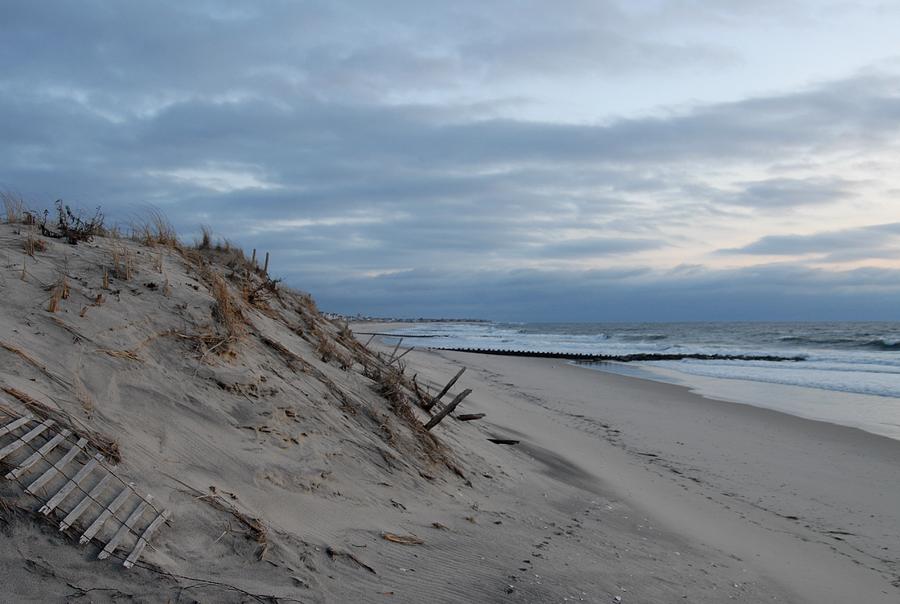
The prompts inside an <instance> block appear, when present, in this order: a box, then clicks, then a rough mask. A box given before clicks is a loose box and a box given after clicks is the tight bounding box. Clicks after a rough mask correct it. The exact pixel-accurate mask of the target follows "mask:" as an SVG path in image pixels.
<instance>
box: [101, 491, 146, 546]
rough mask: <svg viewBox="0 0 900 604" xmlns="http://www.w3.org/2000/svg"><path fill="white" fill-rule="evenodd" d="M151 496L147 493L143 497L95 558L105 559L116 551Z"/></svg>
mask: <svg viewBox="0 0 900 604" xmlns="http://www.w3.org/2000/svg"><path fill="white" fill-rule="evenodd" d="M152 498H153V495H147V498H146V499H143V500H142V501H141V502H140V503H139V504H138V506H137V507H136V508H135V509H134V511H133V512H131V516H129V517H128V518H127V519H126V520H125V523H124V524H123V525H122V526H120V527H119V530H117V531H116V534H115V535H113V538H112V539H110V540H109V543H107V544H106V547H104V548H103V551H102V552H100V553H99V554H98V555H97V558H98V559H100V560H106V559H107V558H109V555H110V554H111V553H113V552H114V551H116V547H117V546H118V545H119V541H121V540H122V538H124V537H125V535H127V534H128V532H129V531H130V530H131V528H132V527H133V526H134V524H135V523H136V522H137V521H138V518H140V517H141V515H142V514H143V513H144V510H146V509H147V506H148V505H150V500H151V499H152Z"/></svg>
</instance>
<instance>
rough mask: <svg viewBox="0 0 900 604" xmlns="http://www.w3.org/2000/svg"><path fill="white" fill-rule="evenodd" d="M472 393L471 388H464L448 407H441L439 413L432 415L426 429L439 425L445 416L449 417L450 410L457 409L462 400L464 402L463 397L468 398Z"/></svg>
mask: <svg viewBox="0 0 900 604" xmlns="http://www.w3.org/2000/svg"><path fill="white" fill-rule="evenodd" d="M470 394H472V389H471V388H466V389H465V390H463V391H462V392H460V393H459V394H457V395H456V398H454V399H453V400H452V401H450V402H449V403H447V406H446V407H444V408H443V409H441V410H440V412H439V413H438V414H437V415H435V416H434V417H432V418H431V419H430V420H429V421H428V423H427V424H425V429H426V430H431V429H432V428H434V427H435V426H437V425H438V424H439V423H441V420H442V419H444V418H445V417H447V416H448V415H450V412H451V411H453V410H454V409H456V406H457V405H459V404H460V403H461V402H463V399H464V398H466V397H467V396H469V395H470Z"/></svg>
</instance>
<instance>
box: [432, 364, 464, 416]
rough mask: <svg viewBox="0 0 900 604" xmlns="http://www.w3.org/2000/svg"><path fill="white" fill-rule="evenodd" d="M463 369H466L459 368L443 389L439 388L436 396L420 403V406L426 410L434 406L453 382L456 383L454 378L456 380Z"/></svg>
mask: <svg viewBox="0 0 900 604" xmlns="http://www.w3.org/2000/svg"><path fill="white" fill-rule="evenodd" d="M465 371H466V368H465V367H463V368H462V369H460V370H459V372H457V374H456V375H454V376H453V379H452V380H450V381H449V382H447V385H446V386H444V388H443V390H441V391H440V392H439V393H438V394H437V396H435V397H434V398H433V399H431V400H430V401H429V402H428V403H426V404H424V405H422V408H423V409H425V410H426V411H427V410H429V409H431V408H432V407H434V406H435V404H437V402H438V401H440V400H441V399H442V398H443V397H444V395H445V394H447V392H449V391H450V389H451V388H453V384H455V383H456V380H458V379H459V378H460V376H462V374H463V373H465Z"/></svg>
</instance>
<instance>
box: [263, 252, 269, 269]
mask: <svg viewBox="0 0 900 604" xmlns="http://www.w3.org/2000/svg"><path fill="white" fill-rule="evenodd" d="M268 274H269V252H266V264H265V265H264V266H263V275H268Z"/></svg>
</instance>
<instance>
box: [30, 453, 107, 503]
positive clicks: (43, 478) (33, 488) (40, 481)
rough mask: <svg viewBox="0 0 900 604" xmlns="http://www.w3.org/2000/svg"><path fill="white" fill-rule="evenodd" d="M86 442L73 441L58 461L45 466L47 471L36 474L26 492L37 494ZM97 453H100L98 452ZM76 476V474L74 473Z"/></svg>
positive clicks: (73, 457) (73, 486)
mask: <svg viewBox="0 0 900 604" xmlns="http://www.w3.org/2000/svg"><path fill="white" fill-rule="evenodd" d="M87 442H88V441H87V439H86V438H79V439H78V442H77V443H75V444H74V445H72V448H71V449H69V452H68V453H66V454H65V455H63V456H62V457H61V458H60V460H59V461H57V462H54V463H53V465H52V466H50V467H49V468H47V471H46V472H44V473H43V474H41V475H40V476H38V478H37V480H35V481H34V482H32V483H31V484H30V485H28V488H27V489H25V490H26V491H27V492H28V493H31V494H32V495H37V492H38V489H40V488H41V487H42V486H44V485H45V484H47V483H48V482H49V481H50V480H52V479H53V478H54V477H55V476H56V475H57V474H58V473H59V472H62V470H63V468H65V467H66V465H68V463H69V462H70V461H72V460H73V459H75V456H76V455H78V454H79V453H80V452H81V450H82V449H83V448H84V446H85V445H86V444H87ZM97 455H100V454H99V453H98V454H97ZM102 458H103V456H102V455H100V459H102ZM88 463H89V464H90V462H88ZM94 464H95V465H96V462H94ZM91 467H93V466H91ZM82 469H83V468H82ZM79 474H80V472H79ZM76 477H77V474H76ZM75 486H76V485H74V484H73V485H72V487H71V488H70V490H71V489H74V488H75ZM63 488H65V487H63ZM63 497H65V495H63ZM60 501H62V499H60Z"/></svg>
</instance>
